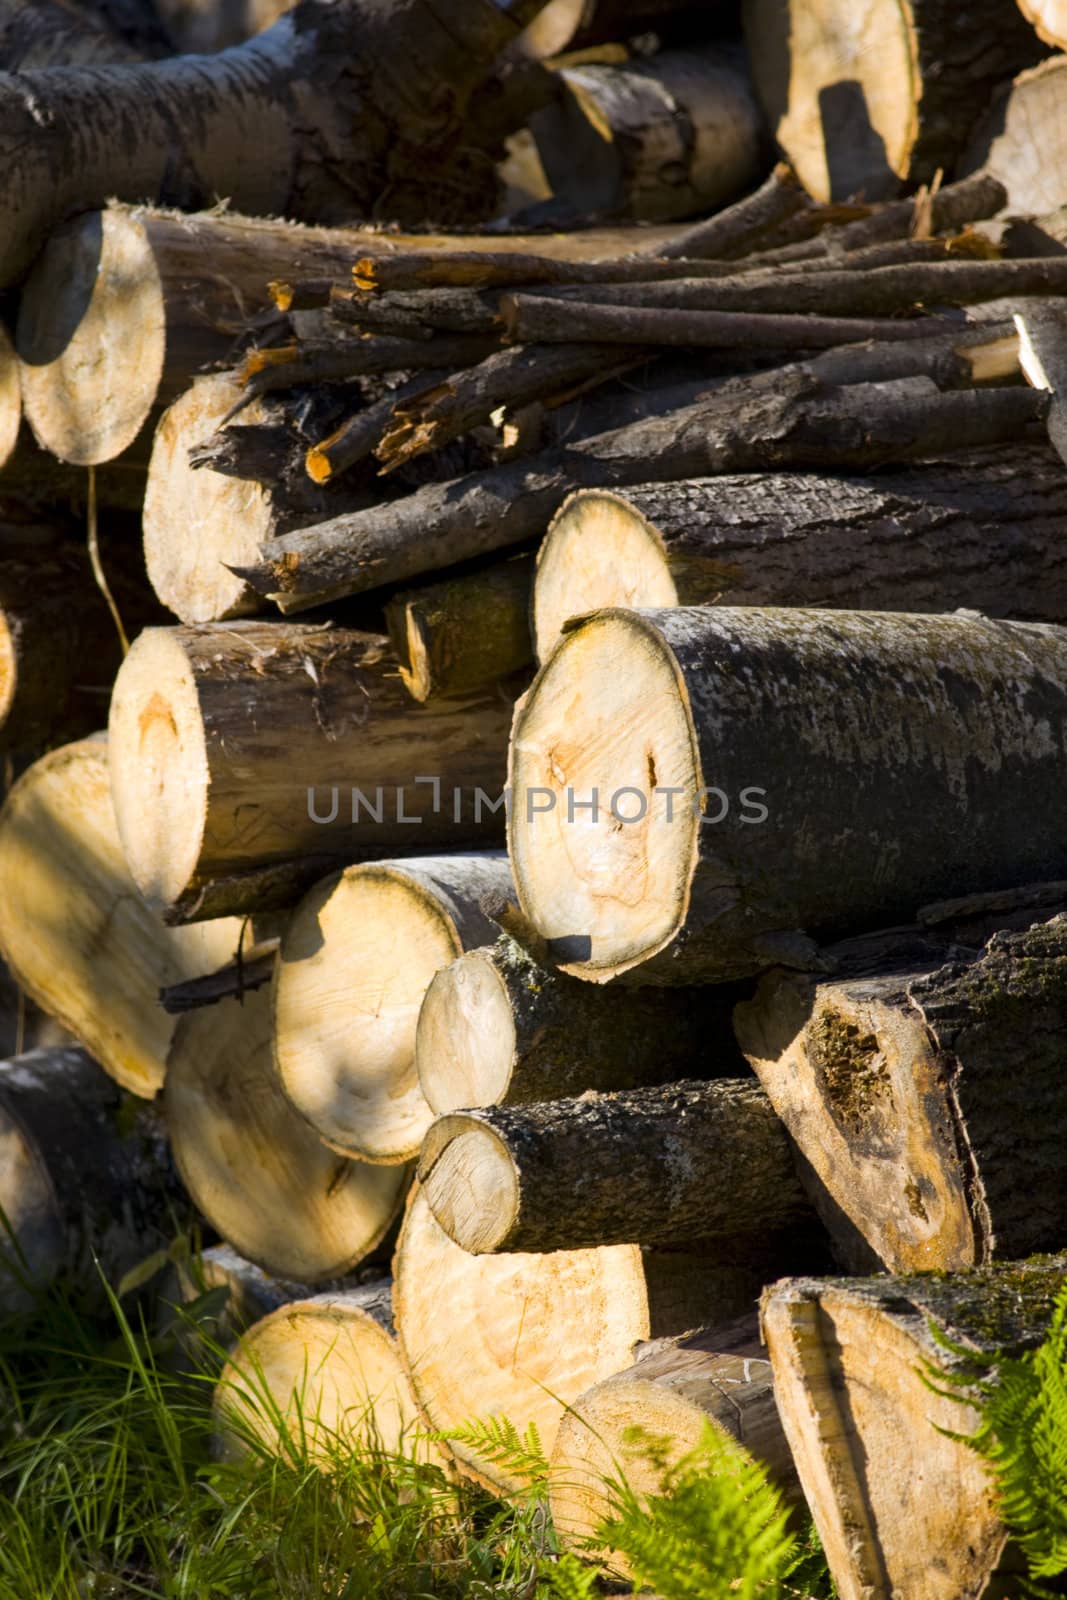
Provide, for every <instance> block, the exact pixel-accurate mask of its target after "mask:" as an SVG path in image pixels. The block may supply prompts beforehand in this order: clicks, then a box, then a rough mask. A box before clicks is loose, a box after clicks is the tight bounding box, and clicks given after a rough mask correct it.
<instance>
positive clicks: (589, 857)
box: [509, 606, 1067, 983]
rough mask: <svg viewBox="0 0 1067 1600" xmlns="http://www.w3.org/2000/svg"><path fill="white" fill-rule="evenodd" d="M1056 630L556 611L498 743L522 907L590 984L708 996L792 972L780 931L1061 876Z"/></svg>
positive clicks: (887, 918) (1062, 675)
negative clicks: (712, 988) (564, 624)
mask: <svg viewBox="0 0 1067 1600" xmlns="http://www.w3.org/2000/svg"><path fill="white" fill-rule="evenodd" d="M1065 637H1067V636H1065V635H1063V633H1062V631H1061V630H1059V629H1055V628H1049V627H1044V626H1037V625H1034V624H1026V623H1016V622H993V621H989V620H987V619H985V618H982V617H977V616H974V615H973V614H968V613H962V614H957V615H954V616H930V617H924V616H890V615H885V614H882V613H879V612H860V611H839V612H826V611H804V610H799V609H798V610H788V609H772V608H767V609H760V608H757V607H753V608H747V609H746V608H738V609H736V610H732V609H730V608H728V607H719V606H710V607H709V606H704V607H691V608H688V609H684V608H683V609H676V610H661V611H644V612H642V611H621V610H616V611H604V612H596V613H594V614H593V615H592V616H591V617H587V618H582V619H578V620H576V621H575V622H574V623H572V625H571V627H570V628H569V629H568V631H567V634H566V637H565V638H564V640H563V642H562V643H561V644H560V646H559V648H558V649H557V650H556V651H555V653H554V654H553V656H552V657H551V659H550V660H549V662H548V663H547V665H546V666H545V667H544V668H543V669H542V671H541V672H540V674H539V675H538V677H537V678H536V679H535V681H534V685H533V688H532V689H531V690H530V692H529V694H528V695H527V696H526V698H525V700H524V701H523V702H522V704H521V705H520V707H519V709H518V712H517V714H516V719H515V725H514V728H513V732H512V742H511V772H510V774H509V784H510V788H511V808H510V824H509V849H510V854H511V863H512V869H513V871H514V873H515V882H516V886H517V888H518V892H519V902H520V905H521V907H522V910H523V913H524V915H525V916H526V917H527V919H528V920H529V921H530V922H531V923H532V924H533V926H534V928H535V929H536V930H537V932H538V933H539V934H540V935H541V936H542V937H543V938H545V939H547V940H548V941H549V947H550V949H551V950H552V952H553V955H554V958H555V960H556V961H557V963H558V964H560V965H561V966H562V967H563V968H564V970H565V971H568V972H572V973H575V974H577V975H578V976H581V977H583V978H587V979H590V980H592V981H594V982H601V983H603V982H607V981H608V980H609V979H611V978H613V977H616V976H618V975H619V974H620V973H625V972H630V971H634V973H635V978H637V977H638V975H639V981H642V982H674V983H687V982H689V983H692V982H705V983H707V982H723V981H727V980H730V979H733V978H739V977H743V976H746V975H747V974H752V973H756V972H758V971H760V970H761V969H762V968H764V967H767V966H772V965H786V966H798V967H804V966H807V965H810V962H811V959H812V956H813V954H814V952H813V950H812V947H811V944H810V940H809V939H808V938H806V937H802V936H800V935H799V934H798V930H803V931H804V934H805V935H816V936H822V935H827V936H830V937H833V936H835V935H838V936H840V935H843V934H847V933H850V932H858V931H861V930H862V929H864V928H869V927H871V926H883V927H884V926H887V925H890V924H891V923H892V922H893V921H894V919H900V918H902V917H903V918H907V917H909V916H910V915H911V914H912V913H913V912H914V909H915V907H916V905H917V904H922V903H923V902H924V901H927V900H931V899H935V898H940V897H943V896H948V895H951V894H960V893H963V892H965V891H968V890H973V889H974V888H976V887H978V886H979V885H980V886H981V887H983V888H987V889H997V888H1007V887H1010V886H1012V885H1015V884H1019V883H1026V882H1028V881H1029V882H1032V881H1037V880H1041V879H1054V878H1058V877H1063V876H1067V872H1065V868H1067V854H1065V850H1064V842H1063V837H1062V829H1061V828H1060V825H1059V821H1058V820H1057V818H1058V813H1057V811H1056V808H1055V806H1054V805H1053V804H1052V799H1051V797H1052V796H1054V795H1057V794H1058V793H1059V790H1060V787H1061V785H1062V784H1063V782H1064V781H1065V777H1067V772H1065V765H1067V747H1065V741H1064V736H1063V733H1062V731H1056V732H1052V731H1050V730H1062V729H1063V727H1064V723H1063V720H1062V719H1063V717H1064V713H1065V709H1067V643H1065ZM861 703H862V710H861V709H860V705H861ZM651 706H654V707H656V708H658V711H657V715H655V716H653V715H652V713H651V712H650V710H649V707H651ZM961 752H964V753H965V755H964V754H961ZM709 786H710V787H709ZM679 795H680V796H681V799H676V797H677V796H679ZM917 795H921V796H922V805H921V806H917V805H916V800H915V797H916V796H917ZM594 800H595V801H596V807H595V811H594V807H593V802H594ZM579 805H580V806H582V807H583V808H584V809H583V810H582V811H581V812H579V811H578V809H577V808H578V806H579ZM1023 815H1025V816H1026V818H1027V825H1026V827H1025V828H1023V829H1020V828H1019V826H1018V818H1019V817H1020V816H1023ZM578 824H580V825H578ZM624 824H625V825H624ZM776 950H777V952H778V954H777V955H776V954H775V951H776Z"/></svg>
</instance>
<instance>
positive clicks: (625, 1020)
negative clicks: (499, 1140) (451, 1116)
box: [415, 934, 747, 1116]
mask: <svg viewBox="0 0 1067 1600" xmlns="http://www.w3.org/2000/svg"><path fill="white" fill-rule="evenodd" d="M729 1008H730V991H729V990H721V989H713V988H704V989H693V990H689V991H673V992H672V991H668V990H664V989H627V990H622V991H620V992H615V991H613V992H612V993H611V994H610V995H607V994H605V993H604V992H603V991H602V990H600V989H599V988H597V987H596V986H595V985H594V984H581V983H577V982H575V981H574V980H573V979H571V978H566V977H562V976H560V975H559V974H558V973H556V972H553V971H552V969H551V968H550V967H547V966H544V965H542V964H541V963H540V962H539V961H537V960H535V959H534V957H533V956H532V955H531V954H530V953H529V952H528V951H527V950H526V949H525V948H524V947H523V946H522V945H520V944H518V943H517V942H516V941H515V940H514V939H512V938H509V937H508V936H507V935H506V934H505V935H502V936H501V938H500V939H498V940H497V942H496V943H495V944H492V945H489V946H487V947H485V948H483V949H480V950H472V951H469V952H468V953H467V954H466V955H462V956H460V957H459V958H458V959H457V960H455V961H453V962H452V963H451V965H450V966H447V967H445V968H443V969H442V970H441V971H440V972H438V973H437V975H436V977H435V978H434V979H433V982H432V983H431V984H430V987H429V988H428V990H427V991H426V998H425V1000H424V1001H423V1003H422V1010H421V1011H420V1012H419V1022H418V1031H417V1034H416V1041H415V1064H416V1067H417V1069H418V1074H419V1083H420V1085H421V1087H422V1092H423V1094H424V1096H425V1098H426V1100H427V1103H428V1104H429V1106H430V1109H431V1110H432V1111H433V1112H434V1113H435V1115H437V1116H441V1115H443V1114H444V1113H446V1112H449V1111H463V1110H465V1109H466V1108H467V1107H468V1106H491V1105H529V1104H531V1103H535V1102H538V1101H544V1100H564V1099H569V1098H571V1097H572V1096H574V1095H581V1094H585V1092H586V1091H587V1090H604V1089H637V1088H640V1087H642V1086H644V1085H648V1084H656V1083H672V1082H674V1081H675V1080H677V1079H679V1078H696V1077H701V1078H704V1077H709V1078H710V1077H715V1078H718V1077H739V1076H743V1075H744V1076H747V1074H745V1068H744V1063H743V1062H742V1060H741V1058H740V1056H739V1055H738V1051H737V1046H736V1044H735V1043H734V1038H733V1031H732V1028H731V1026H730V1023H729Z"/></svg>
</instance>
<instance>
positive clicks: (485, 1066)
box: [415, 950, 516, 1116]
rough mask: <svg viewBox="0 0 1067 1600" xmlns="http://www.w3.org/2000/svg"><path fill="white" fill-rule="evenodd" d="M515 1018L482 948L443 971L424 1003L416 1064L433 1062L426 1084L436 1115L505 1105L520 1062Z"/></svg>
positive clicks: (421, 1079) (497, 975)
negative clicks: (501, 1102) (513, 1072)
mask: <svg viewBox="0 0 1067 1600" xmlns="http://www.w3.org/2000/svg"><path fill="white" fill-rule="evenodd" d="M515 1045H516V1038H515V1018H514V1015H513V1013H512V1008H511V1002H510V1000H509V998H508V992H507V987H506V985H505V984H504V981H503V979H502V978H501V976H500V974H499V973H498V972H497V970H496V968H495V967H494V965H493V963H492V961H490V960H489V958H488V956H487V955H486V954H485V953H484V952H483V951H481V950H469V951H468V952H467V954H466V955H463V956H460V957H459V958H458V960H456V961H453V962H452V963H451V964H450V965H449V966H447V967H445V968H444V969H443V970H442V971H441V972H438V973H437V975H436V976H435V978H434V980H433V982H432V983H431V984H430V987H429V989H427V991H426V998H425V1000H424V1001H423V1002H422V1009H421V1011H420V1012H419V1022H418V1028H417V1030H416V1038H415V1059H416V1063H419V1062H427V1063H431V1064H432V1068H433V1070H432V1072H427V1073H426V1074H425V1075H423V1074H422V1073H421V1071H420V1082H421V1084H422V1090H423V1093H424V1095H425V1096H426V1100H427V1103H428V1104H429V1106H430V1109H431V1110H432V1111H433V1113H434V1114H435V1116H442V1115H443V1114H444V1113H445V1112H448V1111H461V1110H463V1108H464V1107H465V1106H491V1105H496V1104H497V1103H498V1102H499V1101H502V1100H503V1099H504V1098H505V1097H506V1095H507V1090H508V1084H509V1083H510V1081H511V1074H512V1068H513V1066H514V1062H515Z"/></svg>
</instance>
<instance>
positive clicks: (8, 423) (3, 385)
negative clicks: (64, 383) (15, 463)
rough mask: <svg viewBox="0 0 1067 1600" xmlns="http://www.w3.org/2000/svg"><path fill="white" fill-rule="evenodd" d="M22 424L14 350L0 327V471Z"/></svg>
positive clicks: (10, 455)
mask: <svg viewBox="0 0 1067 1600" xmlns="http://www.w3.org/2000/svg"><path fill="white" fill-rule="evenodd" d="M21 422H22V384H21V383H20V381H19V365H18V360H17V358H16V356H15V349H14V346H13V345H12V343H11V340H10V338H9V337H8V334H7V330H6V328H3V327H0V470H2V469H3V468H4V467H5V466H6V465H7V463H8V462H9V461H10V459H11V457H12V455H13V454H14V450H15V443H16V441H17V439H18V436H19V426H20V424H21Z"/></svg>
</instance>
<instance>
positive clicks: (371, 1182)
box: [163, 990, 408, 1283]
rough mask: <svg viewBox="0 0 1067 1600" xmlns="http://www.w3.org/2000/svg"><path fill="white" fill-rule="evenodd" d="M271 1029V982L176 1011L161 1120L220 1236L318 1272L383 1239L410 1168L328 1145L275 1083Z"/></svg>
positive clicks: (274, 1264)
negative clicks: (207, 1006)
mask: <svg viewBox="0 0 1067 1600" xmlns="http://www.w3.org/2000/svg"><path fill="white" fill-rule="evenodd" d="M272 1033H273V1026H272V1015H271V1000H270V994H269V992H268V991H266V990H259V991H258V992H257V993H255V994H252V995H247V996H246V997H245V998H244V1000H243V1002H242V1001H240V1000H236V999H234V1000H223V1001H221V1002H220V1004H219V1005H218V1006H216V1007H212V1009H211V1010H208V1011H194V1012H190V1013H189V1015H187V1016H185V1017H182V1018H181V1020H180V1021H179V1023H178V1025H177V1027H176V1029H175V1032H174V1040H173V1043H172V1045H171V1050H170V1054H169V1057H168V1060H167V1077H166V1084H165V1087H164V1091H163V1105H164V1111H165V1113H166V1119H167V1129H168V1132H169V1134H170V1140H171V1146H172V1149H173V1151H174V1159H175V1161H176V1163H177V1166H178V1170H179V1172H180V1173H181V1176H182V1180H183V1182H184V1183H185V1186H186V1188H187V1189H188V1190H189V1193H190V1194H191V1195H192V1197H193V1199H194V1201H195V1202H196V1205H197V1207H198V1208H199V1210H200V1211H201V1212H203V1214H204V1216H205V1217H206V1218H207V1220H208V1221H209V1222H210V1223H211V1225H212V1227H213V1228H215V1229H217V1231H218V1233H219V1234H220V1235H221V1237H222V1238H223V1239H225V1240H226V1242H227V1243H228V1244H231V1245H232V1246H233V1247H234V1249H235V1250H237V1251H239V1252H240V1254H241V1255H243V1256H247V1258H248V1260H249V1261H252V1262H254V1263H255V1265H256V1266H258V1267H262V1268H263V1270H264V1272H268V1273H271V1274H272V1275H273V1276H276V1277H280V1278H293V1279H296V1280H297V1281H298V1282H302V1283H316V1282H319V1281H321V1280H322V1279H325V1278H338V1277H341V1276H342V1275H343V1274H345V1273H347V1272H351V1271H352V1269H353V1268H354V1267H356V1266H358V1264H359V1263H360V1262H361V1261H363V1260H364V1259H365V1258H366V1257H367V1256H368V1255H369V1254H370V1253H371V1251H372V1250H374V1249H375V1247H376V1246H377V1245H378V1244H380V1243H381V1241H382V1239H383V1238H384V1237H385V1234H386V1232H387V1230H388V1228H389V1225H390V1223H391V1222H392V1220H393V1218H394V1216H395V1215H396V1213H397V1210H398V1208H399V1206H400V1204H401V1201H402V1200H403V1196H404V1191H405V1189H406V1188H407V1181H408V1172H407V1170H406V1169H405V1168H404V1167H393V1168H386V1167H370V1166H367V1165H366V1164H365V1163H363V1162H353V1161H346V1160H345V1159H344V1158H343V1157H339V1156H337V1155H336V1154H334V1153H333V1152H331V1151H330V1150H327V1149H326V1147H325V1146H324V1145H323V1144H322V1143H321V1141H320V1140H319V1139H318V1137H317V1136H316V1134H315V1133H314V1132H313V1131H312V1130H311V1129H310V1128H309V1127H308V1125H307V1123H306V1122H305V1121H304V1120H303V1118H302V1117H301V1116H299V1114H298V1113H297V1112H296V1111H294V1110H293V1108H292V1106H291V1105H290V1104H289V1102H288V1100H287V1099H286V1098H285V1096H284V1095H283V1093H282V1091H281V1089H280V1087H279V1086H278V1082H277V1078H276V1076H275V1072H274V1062H273V1053H272Z"/></svg>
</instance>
